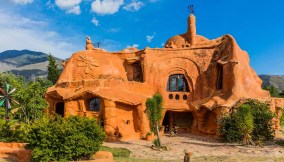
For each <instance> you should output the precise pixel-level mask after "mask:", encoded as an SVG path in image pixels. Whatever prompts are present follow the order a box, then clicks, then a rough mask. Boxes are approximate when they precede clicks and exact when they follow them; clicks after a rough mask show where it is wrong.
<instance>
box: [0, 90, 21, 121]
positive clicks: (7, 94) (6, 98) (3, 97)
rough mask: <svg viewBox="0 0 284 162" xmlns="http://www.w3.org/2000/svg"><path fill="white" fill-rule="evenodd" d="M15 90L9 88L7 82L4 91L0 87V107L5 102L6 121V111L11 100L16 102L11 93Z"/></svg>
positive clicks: (7, 118) (6, 114) (6, 113)
mask: <svg viewBox="0 0 284 162" xmlns="http://www.w3.org/2000/svg"><path fill="white" fill-rule="evenodd" d="M15 91H16V88H11V86H10V85H9V84H6V91H5V90H4V89H2V88H0V107H1V106H3V105H4V103H5V118H6V121H8V120H9V116H8V113H9V111H10V109H11V102H14V103H17V104H18V102H17V101H16V100H14V99H13V96H12V93H13V92H15Z"/></svg>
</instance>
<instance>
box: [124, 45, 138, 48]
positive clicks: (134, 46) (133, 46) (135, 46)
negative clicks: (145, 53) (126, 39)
mask: <svg viewBox="0 0 284 162" xmlns="http://www.w3.org/2000/svg"><path fill="white" fill-rule="evenodd" d="M138 47H139V44H133V45H132V46H127V47H126V48H138Z"/></svg>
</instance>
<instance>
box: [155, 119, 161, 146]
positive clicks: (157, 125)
mask: <svg viewBox="0 0 284 162" xmlns="http://www.w3.org/2000/svg"><path fill="white" fill-rule="evenodd" d="M156 129H157V137H158V140H159V147H161V146H162V142H161V138H160V135H159V132H160V131H159V124H156Z"/></svg>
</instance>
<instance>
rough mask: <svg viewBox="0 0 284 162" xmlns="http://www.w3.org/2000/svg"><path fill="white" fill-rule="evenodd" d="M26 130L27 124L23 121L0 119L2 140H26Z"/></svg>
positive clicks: (0, 139)
mask: <svg viewBox="0 0 284 162" xmlns="http://www.w3.org/2000/svg"><path fill="white" fill-rule="evenodd" d="M28 132H29V126H28V125H27V124H25V123H19V122H17V121H15V120H10V121H9V122H6V121H5V120H0V141H2V142H26V141H27V135H28Z"/></svg>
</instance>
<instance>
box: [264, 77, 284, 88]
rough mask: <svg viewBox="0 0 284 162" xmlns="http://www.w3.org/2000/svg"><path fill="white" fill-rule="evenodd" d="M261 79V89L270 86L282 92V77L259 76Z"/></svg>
mask: <svg viewBox="0 0 284 162" xmlns="http://www.w3.org/2000/svg"><path fill="white" fill-rule="evenodd" d="M259 77H260V78H261V79H262V81H263V83H262V87H264V86H270V85H272V86H273V87H275V88H277V89H278V90H279V91H280V92H281V91H284V75H259Z"/></svg>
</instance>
